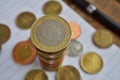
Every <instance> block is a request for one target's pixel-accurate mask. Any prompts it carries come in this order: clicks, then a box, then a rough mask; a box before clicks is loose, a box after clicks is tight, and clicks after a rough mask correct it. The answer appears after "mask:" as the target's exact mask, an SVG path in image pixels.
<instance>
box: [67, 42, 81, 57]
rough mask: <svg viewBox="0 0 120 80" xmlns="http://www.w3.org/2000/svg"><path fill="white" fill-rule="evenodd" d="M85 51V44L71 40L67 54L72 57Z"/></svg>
mask: <svg viewBox="0 0 120 80" xmlns="http://www.w3.org/2000/svg"><path fill="white" fill-rule="evenodd" d="M82 51H83V46H82V44H81V43H80V42H78V41H73V40H72V41H71V42H70V44H69V45H68V48H67V55H68V56H71V57H75V56H78V55H79V54H80V53H82Z"/></svg>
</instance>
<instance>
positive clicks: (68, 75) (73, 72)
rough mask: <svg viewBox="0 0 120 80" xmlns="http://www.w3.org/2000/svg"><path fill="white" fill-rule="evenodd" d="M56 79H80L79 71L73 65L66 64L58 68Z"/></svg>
mask: <svg viewBox="0 0 120 80" xmlns="http://www.w3.org/2000/svg"><path fill="white" fill-rule="evenodd" d="M56 80H80V73H79V71H78V70H77V69H76V68H75V67H74V66H70V65H66V66H64V67H61V68H60V69H58V71H57V74H56Z"/></svg>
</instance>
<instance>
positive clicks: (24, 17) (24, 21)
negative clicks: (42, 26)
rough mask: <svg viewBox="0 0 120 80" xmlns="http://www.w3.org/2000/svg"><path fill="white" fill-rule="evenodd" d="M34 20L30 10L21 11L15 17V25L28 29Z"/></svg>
mask: <svg viewBox="0 0 120 80" xmlns="http://www.w3.org/2000/svg"><path fill="white" fill-rule="evenodd" d="M35 20H36V17H35V15H34V14H33V13H31V12H22V13H20V14H19V15H18V16H17V18H16V25H17V26H18V27H19V28H20V29H29V28H31V26H32V24H33V22H34V21H35Z"/></svg>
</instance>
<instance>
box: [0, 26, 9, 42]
mask: <svg viewBox="0 0 120 80" xmlns="http://www.w3.org/2000/svg"><path fill="white" fill-rule="evenodd" d="M10 34H11V32H10V29H9V28H8V26H7V25H4V24H0V44H3V43H5V42H6V41H7V40H8V39H9V38H10Z"/></svg>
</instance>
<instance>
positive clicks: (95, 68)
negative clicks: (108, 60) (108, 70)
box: [80, 52, 103, 74]
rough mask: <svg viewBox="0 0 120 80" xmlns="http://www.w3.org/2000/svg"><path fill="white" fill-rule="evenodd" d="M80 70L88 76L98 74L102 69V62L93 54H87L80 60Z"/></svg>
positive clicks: (99, 57)
mask: <svg viewBox="0 0 120 80" xmlns="http://www.w3.org/2000/svg"><path fill="white" fill-rule="evenodd" d="M80 66H81V68H82V69H83V70H84V71H85V72H87V73H90V74H95V73H98V72H99V71H100V70H101V69H102V67H103V60H102V58H101V56H99V55H98V54H97V53H95V52H87V53H86V54H84V55H83V56H82V58H81V59H80Z"/></svg>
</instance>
